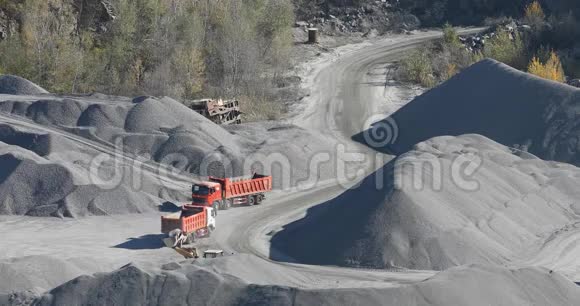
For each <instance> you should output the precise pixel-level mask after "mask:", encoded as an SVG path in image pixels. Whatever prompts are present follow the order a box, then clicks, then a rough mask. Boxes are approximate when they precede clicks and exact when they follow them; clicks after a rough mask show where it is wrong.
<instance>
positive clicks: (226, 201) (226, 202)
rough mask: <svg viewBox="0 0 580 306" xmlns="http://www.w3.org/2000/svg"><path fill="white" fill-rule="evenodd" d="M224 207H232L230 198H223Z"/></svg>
mask: <svg viewBox="0 0 580 306" xmlns="http://www.w3.org/2000/svg"><path fill="white" fill-rule="evenodd" d="M224 207H225V209H230V208H232V200H229V199H228V200H225V202H224Z"/></svg>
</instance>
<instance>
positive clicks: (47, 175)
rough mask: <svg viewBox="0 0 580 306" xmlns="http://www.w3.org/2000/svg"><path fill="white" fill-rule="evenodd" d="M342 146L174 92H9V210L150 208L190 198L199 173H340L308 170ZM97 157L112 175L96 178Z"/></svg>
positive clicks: (1, 108) (1, 105) (68, 212)
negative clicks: (238, 119) (199, 107)
mask: <svg viewBox="0 0 580 306" xmlns="http://www.w3.org/2000/svg"><path fill="white" fill-rule="evenodd" d="M27 82H28V81H27ZM333 146H334V144H333V141H332V140H328V139H327V138H326V137H324V136H322V135H319V134H316V133H313V132H310V131H306V130H304V129H301V128H299V127H296V126H293V125H288V124H285V123H276V122H265V123H260V124H257V123H255V124H245V125H236V126H229V127H222V126H219V125H217V124H215V123H213V122H212V121H210V120H208V119H206V118H205V117H203V116H202V115H200V114H198V113H196V112H195V111H193V110H191V109H189V108H187V107H186V106H184V105H183V104H181V103H179V102H178V101H175V100H173V99H171V98H167V97H164V98H154V97H149V96H142V97H137V98H133V99H130V98H125V97H114V96H106V95H101V94H93V95H88V96H57V95H49V94H46V95H43V96H42V97H39V96H34V95H32V94H31V93H28V95H26V94H25V92H22V93H20V94H19V95H15V94H11V95H1V96H0V150H4V151H7V155H6V156H4V155H3V156H2V158H1V159H0V165H1V166H2V169H3V170H2V176H3V178H4V179H2V180H0V190H3V191H4V192H3V193H2V194H0V197H1V198H2V199H1V200H2V201H0V214H18V215H21V214H26V215H34V216H49V215H50V216H71V217H77V216H85V215H103V214H116V213H138V212H144V211H149V210H151V209H152V208H154V207H156V206H158V205H161V204H162V203H164V202H166V201H171V202H174V201H181V202H184V201H187V199H188V197H187V195H188V194H189V188H190V186H191V183H192V182H193V181H194V180H196V179H203V178H204V177H206V176H217V177H235V176H242V175H248V174H251V172H261V173H265V174H271V175H273V176H274V188H276V189H286V188H290V187H292V186H295V185H296V184H297V183H298V182H304V181H305V180H313V181H318V180H324V179H326V178H332V177H334V176H335V175H334V173H333V169H334V166H333V165H334V164H333V163H332V161H327V162H325V164H323V165H321V166H320V167H319V172H318V173H317V175H316V176H314V177H311V176H310V174H311V173H310V172H309V170H310V167H312V165H311V164H310V161H311V160H312V157H313V156H315V155H317V154H319V153H326V152H327V150H328V148H330V147H333ZM11 150H16V151H18V152H20V154H19V155H18V156H13V155H10V154H8V152H9V151H11ZM103 155H105V157H106V158H104V159H103V158H102V156H103ZM95 161H100V162H99V167H98V169H97V171H98V174H99V177H104V178H106V179H105V181H106V182H100V181H94V180H89V177H90V175H89V174H90V173H91V171H94V168H91V167H92V165H93V162H95ZM117 176H119V179H118V180H115V179H114V178H116V177H117ZM135 177H137V179H136V178H135ZM109 178H110V179H109ZM135 180H138V182H135ZM35 190H41V192H36V191H35Z"/></svg>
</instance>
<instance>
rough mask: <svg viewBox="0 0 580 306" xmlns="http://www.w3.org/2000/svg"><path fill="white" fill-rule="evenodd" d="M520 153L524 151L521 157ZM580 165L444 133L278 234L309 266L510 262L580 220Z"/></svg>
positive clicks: (277, 244) (276, 244)
mask: <svg viewBox="0 0 580 306" xmlns="http://www.w3.org/2000/svg"><path fill="white" fill-rule="evenodd" d="M518 155H520V156H521V157H520V156H518ZM578 184H580V169H578V168H576V167H574V166H571V165H567V164H563V163H556V162H546V161H542V160H540V159H537V158H535V157H533V156H532V155H530V154H521V153H519V152H518V153H516V154H514V153H513V152H512V151H510V150H509V149H508V148H506V147H504V146H501V145H499V144H497V143H495V142H493V141H491V140H489V139H487V138H485V137H483V136H479V135H464V136H461V137H457V138H456V137H451V136H446V137H439V138H434V139H431V140H428V141H426V142H423V143H420V144H418V145H416V146H415V147H414V149H413V150H412V151H409V152H408V153H406V154H404V155H402V156H400V157H398V158H397V159H395V160H394V161H392V162H390V163H389V164H387V165H386V166H385V168H383V169H380V170H379V171H377V172H376V173H374V174H373V175H371V176H369V177H367V178H366V179H365V180H364V181H363V182H362V183H361V185H360V186H358V187H357V188H355V189H352V190H348V191H346V192H345V193H343V194H342V195H340V196H338V197H337V198H335V199H333V200H330V201H328V202H326V203H323V204H321V205H319V206H317V207H314V208H311V209H310V210H309V211H308V213H307V214H306V216H305V217H304V218H303V219H301V220H298V221H296V222H294V223H293V224H290V225H288V226H286V227H285V228H284V230H282V231H280V232H279V233H277V234H276V235H275V236H274V237H273V239H272V243H273V244H272V245H273V248H275V249H277V250H282V251H283V253H287V254H289V255H290V256H292V257H294V258H295V259H296V260H298V261H300V262H304V263H309V264H321V265H345V266H355V267H356V266H364V267H373V268H389V267H391V268H392V267H405V268H413V269H435V270H443V269H447V268H450V267H452V266H456V265H462V264H468V263H481V264H505V263H509V262H510V261H512V260H515V259H518V255H519V254H520V253H522V252H525V251H527V250H528V249H529V248H532V247H535V246H536V245H537V244H542V243H543V242H545V241H546V240H547V239H549V238H550V237H551V236H552V234H553V233H554V232H556V231H558V230H559V229H561V228H563V227H565V226H567V225H569V224H574V223H576V222H578V221H579V219H580V204H579V203H578V201H577V199H578V197H580V193H579V192H578V188H576V187H575V186H577V185H578Z"/></svg>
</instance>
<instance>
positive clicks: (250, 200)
mask: <svg viewBox="0 0 580 306" xmlns="http://www.w3.org/2000/svg"><path fill="white" fill-rule="evenodd" d="M248 204H249V205H250V206H254V205H256V197H254V196H248Z"/></svg>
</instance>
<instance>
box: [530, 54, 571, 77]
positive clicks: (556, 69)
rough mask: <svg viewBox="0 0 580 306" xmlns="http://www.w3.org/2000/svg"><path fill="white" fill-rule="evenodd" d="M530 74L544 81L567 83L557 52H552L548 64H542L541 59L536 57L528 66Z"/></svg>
mask: <svg viewBox="0 0 580 306" xmlns="http://www.w3.org/2000/svg"><path fill="white" fill-rule="evenodd" d="M528 72H529V73H531V74H534V75H537V76H539V77H542V78H544V79H548V80H553V81H557V82H565V81H566V76H565V75H564V69H563V68H562V63H561V61H560V58H559V57H558V55H557V54H556V52H553V51H552V52H551V53H550V57H549V58H548V60H547V61H546V63H542V61H541V60H540V58H539V57H537V56H534V57H533V58H532V60H531V62H530V64H529V65H528Z"/></svg>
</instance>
